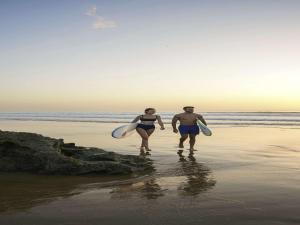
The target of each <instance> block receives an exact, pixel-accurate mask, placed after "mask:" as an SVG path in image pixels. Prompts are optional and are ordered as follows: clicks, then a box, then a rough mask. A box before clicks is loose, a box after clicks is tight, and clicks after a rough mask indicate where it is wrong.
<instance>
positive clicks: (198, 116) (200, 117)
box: [197, 114, 207, 126]
mask: <svg viewBox="0 0 300 225" xmlns="http://www.w3.org/2000/svg"><path fill="white" fill-rule="evenodd" d="M197 118H198V119H199V120H200V121H201V122H202V123H204V124H205V126H207V123H206V121H205V120H204V118H203V116H202V115H200V114H197Z"/></svg>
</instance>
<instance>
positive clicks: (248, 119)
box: [0, 112, 300, 126]
mask: <svg viewBox="0 0 300 225" xmlns="http://www.w3.org/2000/svg"><path fill="white" fill-rule="evenodd" d="M137 115H138V114H136V113H131V112H125V113H104V112H98V113H79V112H63V113H61V112H54V113H52V112H51V113H34V112H27V113H22V112H9V113H7V112H5V113H4V112H2V113H0V120H17V121H56V122H90V123H128V122H130V121H131V120H133V118H135V117H136V116H137ZM160 115H161V117H162V119H163V120H164V122H165V123H171V119H172V117H173V115H174V113H170V112H162V113H160ZM202 115H203V116H204V118H205V119H206V121H207V123H208V124H210V125H239V126H249V125H259V126H263V125H268V126H275V125H280V126H300V112H204V113H202Z"/></svg>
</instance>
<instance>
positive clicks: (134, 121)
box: [131, 116, 141, 123]
mask: <svg viewBox="0 0 300 225" xmlns="http://www.w3.org/2000/svg"><path fill="white" fill-rule="evenodd" d="M140 118H141V116H137V117H135V119H134V120H132V121H131V123H136V122H137V121H139V120H140Z"/></svg>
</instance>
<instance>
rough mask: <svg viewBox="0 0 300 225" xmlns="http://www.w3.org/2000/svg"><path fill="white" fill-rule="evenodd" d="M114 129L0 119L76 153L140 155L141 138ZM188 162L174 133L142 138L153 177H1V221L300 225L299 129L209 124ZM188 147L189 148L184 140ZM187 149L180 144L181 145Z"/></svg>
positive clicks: (4, 124)
mask: <svg viewBox="0 0 300 225" xmlns="http://www.w3.org/2000/svg"><path fill="white" fill-rule="evenodd" d="M119 125H120V124H114V123H80V122H41V121H1V122H0V127H1V130H14V131H27V132H35V133H40V134H43V135H45V136H51V137H54V138H63V139H64V140H65V141H66V142H75V143H76V144H78V145H82V146H95V147H100V148H103V149H106V150H112V151H115V152H118V153H122V154H135V155H137V154H139V150H138V147H139V144H140V139H139V137H138V135H137V134H134V135H132V136H130V137H128V138H126V139H122V140H117V139H112V138H111V136H110V132H111V130H112V129H113V128H114V127H117V126H119ZM211 129H212V130H213V132H214V135H213V136H211V137H205V136H204V135H200V136H199V137H198V141H197V144H196V149H197V150H198V151H196V152H195V153H194V154H193V155H191V154H189V151H188V150H187V149H185V150H184V151H183V153H182V154H180V155H178V154H177V151H178V148H177V139H178V135H176V134H174V133H172V132H171V127H170V125H167V129H166V130H165V131H160V130H158V129H157V131H156V132H155V133H154V135H153V136H152V137H151V139H150V145H151V148H152V152H151V155H149V156H146V157H149V158H151V159H152V160H153V163H154V167H155V172H153V173H151V174H145V175H143V176H104V177H103V176H102V177H99V176H88V177H82V176H75V177H74V176H73V177H65V176H42V175H29V174H12V173H11V174H8V173H1V174H0V179H1V187H0V191H1V193H2V194H1V197H0V223H1V224H10V225H14V224H16V225H19V224H22V225H27V224H28V225H33V224H40V225H43V224H62V225H65V224H68V225H69V224H72V225H77V224H78V225H82V224H106V225H109V224H158V225H161V224H178V225H179V224H200V223H201V224H214V225H216V224H239V225H241V224H242V225H243V224H266V225H270V224H272V225H273V224H299V223H300V216H299V213H298V206H299V204H300V197H299V191H300V188H299V187H300V186H299V184H300V175H299V171H300V166H299V160H300V149H299V146H300V145H299V144H300V142H299V135H300V129H298V128H297V127H284V126H278V127H276V126H269V127H268V126H225V125H222V126H217V125H215V126H211ZM186 144H187V143H186ZM186 147H187V146H186Z"/></svg>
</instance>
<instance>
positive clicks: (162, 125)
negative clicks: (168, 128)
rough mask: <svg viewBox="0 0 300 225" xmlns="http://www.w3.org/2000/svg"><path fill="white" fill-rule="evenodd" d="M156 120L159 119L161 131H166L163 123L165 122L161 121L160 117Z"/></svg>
mask: <svg viewBox="0 0 300 225" xmlns="http://www.w3.org/2000/svg"><path fill="white" fill-rule="evenodd" d="M156 118H157V122H158V124H159V125H160V129H161V130H164V129H165V126H164V123H163V121H162V120H161V118H160V116H159V115H157V116H156Z"/></svg>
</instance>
